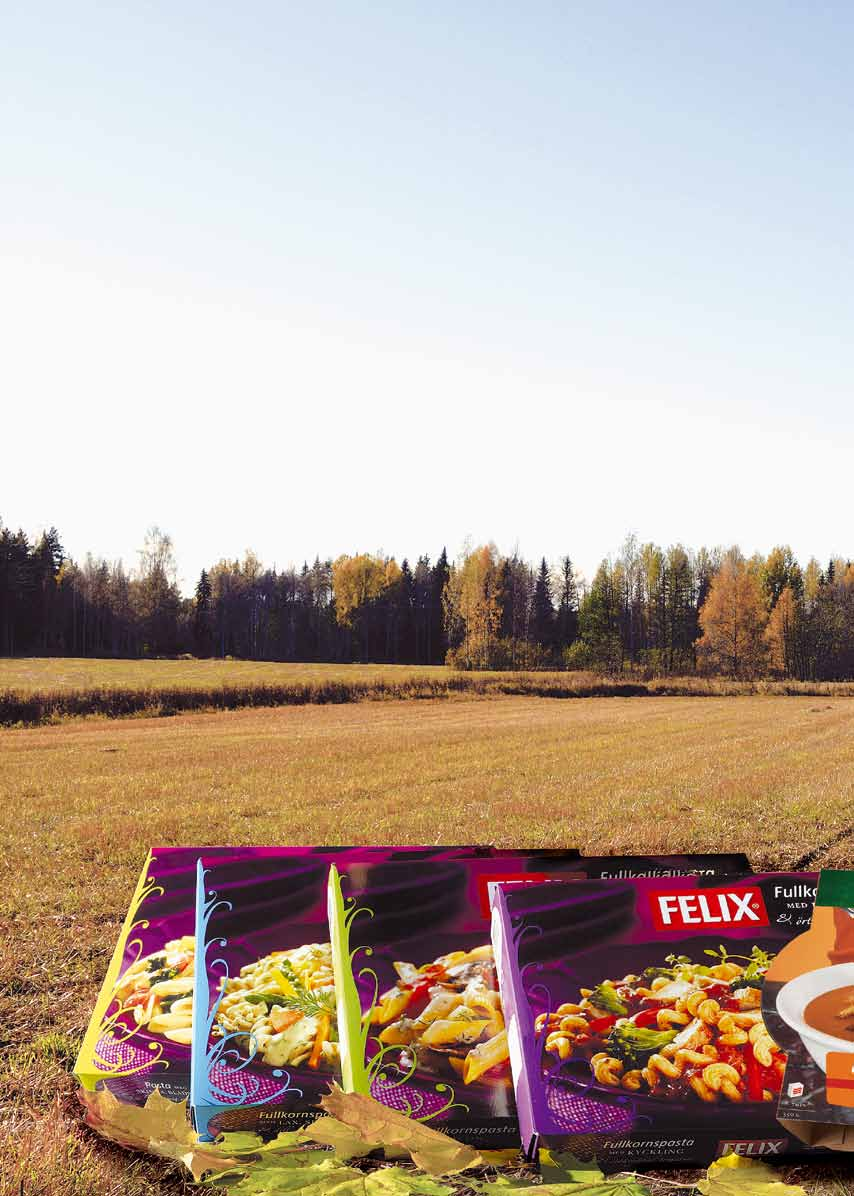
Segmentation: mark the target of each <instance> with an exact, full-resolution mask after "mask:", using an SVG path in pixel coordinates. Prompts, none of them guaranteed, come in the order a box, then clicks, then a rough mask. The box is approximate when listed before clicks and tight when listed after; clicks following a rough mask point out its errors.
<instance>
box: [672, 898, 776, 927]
mask: <svg viewBox="0 0 854 1196" xmlns="http://www.w3.org/2000/svg"><path fill="white" fill-rule="evenodd" d="M650 902H651V903H652V918H653V921H654V923H655V927H656V929H657V930H689V929H691V928H692V927H694V926H738V925H747V924H750V925H753V926H768V925H769V924H770V923H769V921H768V911H767V910H766V908H765V901H764V899H763V897H762V891H761V890H760V889H758V888H756V889H742V890H740V891H738V890H733V889H726V888H720V889H699V890H697V891H696V892H692V893H673V892H670V893H666V892H661V891H660V890H659V891H658V892H654V893H650Z"/></svg>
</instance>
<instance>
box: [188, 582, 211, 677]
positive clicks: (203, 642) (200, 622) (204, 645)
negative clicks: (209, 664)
mask: <svg viewBox="0 0 854 1196" xmlns="http://www.w3.org/2000/svg"><path fill="white" fill-rule="evenodd" d="M212 597H213V587H212V585H211V579H210V577H209V576H208V572H207V569H202V572H201V574H200V575H199V580H198V582H197V583H196V596H195V609H194V611H193V647H194V650H195V653H196V656H210V654H211V647H212V642H211V599H212Z"/></svg>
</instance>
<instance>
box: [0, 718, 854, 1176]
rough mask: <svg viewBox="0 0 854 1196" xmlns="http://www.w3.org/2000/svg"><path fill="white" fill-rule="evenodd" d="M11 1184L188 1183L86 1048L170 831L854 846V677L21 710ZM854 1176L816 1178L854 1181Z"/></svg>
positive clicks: (287, 838) (6, 980)
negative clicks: (824, 694) (748, 684)
mask: <svg viewBox="0 0 854 1196" xmlns="http://www.w3.org/2000/svg"><path fill="white" fill-rule="evenodd" d="M0 801H2V807H0V808H2V810H3V819H2V830H1V831H0V835H2V878H0V903H2V904H0V917H2V925H0V1160H2V1165H0V1193H2V1194H3V1196H6V1193H7V1192H8V1193H11V1192H13V1191H14V1192H15V1193H16V1196H17V1193H18V1190H19V1188H18V1184H19V1179H20V1177H21V1176H22V1175H26V1186H25V1191H26V1192H28V1193H42V1192H43V1193H51V1194H53V1193H62V1194H63V1196H65V1194H68V1196H72V1194H73V1196H83V1193H86V1196H107V1193H118V1192H122V1193H128V1194H130V1196H141V1194H142V1193H143V1192H147V1193H158V1192H162V1193H165V1192H177V1191H180V1190H182V1187H183V1185H182V1183H181V1181H180V1180H178V1179H177V1178H176V1177H175V1176H174V1175H173V1176H171V1177H170V1176H169V1175H168V1173H167V1168H166V1166H165V1164H160V1163H157V1162H155V1163H148V1162H146V1161H139V1162H136V1163H134V1164H133V1165H132V1166H130V1168H129V1163H128V1156H127V1155H123V1154H122V1153H121V1152H119V1151H117V1150H112V1149H111V1148H109V1147H107V1146H105V1145H104V1144H102V1143H101V1142H99V1141H96V1140H95V1139H94V1138H93V1137H92V1136H91V1135H89V1134H88V1133H84V1132H82V1131H81V1130H80V1128H79V1117H78V1113H77V1109H76V1106H75V1103H74V1097H73V1084H72V1081H71V1079H70V1077H69V1074H68V1073H69V1070H70V1067H71V1065H72V1063H73V1058H74V1054H75V1050H76V1046H77V1043H78V1041H79V1037H80V1035H81V1034H82V1031H83V1029H84V1026H85V1023H86V1021H87V1018H88V1015H89V1011H90V1009H91V1006H92V1003H93V1001H94V999H95V995H96V991H97V987H98V984H99V982H100V979H101V976H102V975H103V972H104V969H105V967H106V964H107V960H108V957H109V954H110V952H111V950H112V947H113V944H114V941H115V937H116V934H117V932H118V928H119V925H120V922H121V919H122V917H123V915H124V912H125V910H126V907H127V903H128V900H129V898H130V895H131V892H132V889H133V885H134V883H135V880H136V877H137V874H138V871H139V867H140V863H141V861H142V860H143V858H144V854H145V851H146V849H147V847H148V846H149V845H150V844H157V843H200V844H204V843H217V842H219V843H223V842H231V843H282V842H295V843H311V842H324V841H327V842H331V841H336V842H342V841H351V842H356V843H360V842H365V843H368V842H371V843H383V842H388V843H403V842H471V841H489V840H491V841H493V842H495V843H497V844H499V845H505V846H507V845H511V844H517V845H528V846H540V845H546V846H554V845H558V844H566V845H577V846H579V847H581V848H582V849H583V850H586V851H597V852H602V851H630V850H635V851H657V852H663V851H668V850H674V851H676V850H680V851H689V850H691V849H695V850H703V851H714V850H718V849H719V850H731V849H738V848H743V849H745V850H747V851H748V852H749V854H750V856H751V858H752V860H753V863H754V865H756V866H758V867H775V866H790V865H792V864H795V863H801V864H802V865H803V864H805V863H806V862H809V863H810V864H814V865H820V864H836V865H847V866H854V828H852V822H854V819H852V810H854V704H852V703H851V702H850V700H847V699H846V698H830V699H827V698H816V697H776V696H752V697H750V696H748V697H732V698H728V697H717V698H705V699H704V698H697V697H693V698H680V697H671V698H667V699H662V698H627V699H623V698H613V697H612V698H590V699H584V700H577V701H553V700H548V699H543V698H532V697H498V698H477V697H458V698H457V699H456V700H453V701H448V700H440V701H430V700H425V701H419V702H400V701H383V702H368V703H353V704H349V705H336V706H313V705H308V706H290V707H285V708H279V709H247V710H238V711H234V712H230V713H195V714H188V715H181V716H177V717H172V718H148V719H142V720H140V719H126V720H106V719H81V720H76V721H67V722H64V723H62V724H61V725H58V726H44V727H34V728H25V729H12V730H3V731H0ZM852 1183H854V1180H852V1179H851V1178H850V1177H847V1176H846V1178H843V1179H837V1180H828V1181H827V1183H826V1184H825V1185H822V1186H816V1187H815V1188H813V1189H811V1190H813V1191H815V1192H828V1193H830V1192H833V1193H837V1192H839V1193H841V1192H843V1191H849V1190H851V1185H852Z"/></svg>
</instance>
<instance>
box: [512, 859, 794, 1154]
mask: <svg viewBox="0 0 854 1196" xmlns="http://www.w3.org/2000/svg"><path fill="white" fill-rule="evenodd" d="M816 879H817V878H816V875H815V874H812V873H765V874H748V875H742V876H731V877H726V878H721V877H720V876H689V877H678V876H673V877H666V878H665V877H661V876H654V877H645V878H640V879H629V880H622V879H603V880H584V881H575V882H574V883H566V882H565V881H556V882H551V883H549V882H546V883H542V884H537V885H518V884H493V885H492V886H491V899H492V908H493V919H492V943H493V948H494V951H495V956H496V960H497V966H498V974H499V979H500V985H501V994H502V999H503V1009H504V1016H505V1020H506V1030H507V1043H508V1051H509V1056H510V1061H511V1067H512V1073H513V1082H514V1089H515V1094H516V1103H517V1107H518V1116H519V1123H520V1130H521V1135H522V1142H523V1147H524V1148H525V1149H526V1151H528V1152H529V1153H531V1154H533V1153H534V1152H535V1151H536V1149H537V1146H538V1144H545V1145H547V1146H550V1147H553V1148H554V1147H557V1148H561V1149H566V1150H570V1151H572V1152H573V1153H574V1154H575V1155H577V1156H578V1157H581V1158H593V1157H595V1158H596V1159H597V1161H598V1163H599V1165H600V1166H602V1167H603V1168H605V1169H608V1170H616V1169H626V1168H628V1169H632V1168H635V1167H639V1166H649V1165H653V1164H655V1165H659V1166H660V1165H662V1164H672V1165H683V1166H689V1165H690V1166H695V1165H705V1164H707V1163H708V1162H710V1161H711V1160H712V1159H714V1158H716V1157H719V1156H721V1155H725V1154H729V1153H739V1154H746V1155H753V1156H777V1155H783V1154H794V1153H798V1154H803V1153H804V1152H805V1151H806V1150H807V1149H808V1148H807V1147H805V1146H804V1144H803V1143H801V1142H800V1141H799V1140H798V1139H797V1138H795V1137H794V1136H792V1135H791V1134H789V1133H788V1132H787V1131H786V1129H785V1128H784V1127H783V1126H782V1125H781V1123H780V1122H778V1120H777V1102H778V1099H779V1096H780V1092H781V1089H782V1086H783V1077H784V1073H785V1067H786V1055H785V1053H784V1050H783V1049H782V1046H781V1044H780V1043H779V1042H778V1041H777V1040H776V1039H775V1037H774V1036H773V1034H772V1032H771V1031H770V1030H769V1028H768V1027H767V1026H766V1024H765V1021H764V1019H763V1014H762V990H763V986H764V984H765V978H766V975H767V973H768V970H769V968H770V967H771V966H772V965H773V962H774V960H775V958H776V956H777V955H778V953H779V952H780V951H781V950H782V949H783V948H785V947H786V945H787V944H788V943H789V942H790V941H791V940H792V939H793V938H794V937H795V936H796V935H798V934H801V933H802V932H803V930H804V929H805V928H806V927H807V926H808V925H809V922H810V917H811V913H812V906H813V901H814V899H815V890H816Z"/></svg>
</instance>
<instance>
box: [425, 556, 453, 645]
mask: <svg viewBox="0 0 854 1196" xmlns="http://www.w3.org/2000/svg"><path fill="white" fill-rule="evenodd" d="M450 576H451V568H450V565H449V564H448V552H447V549H445V548H443V549H442V551H441V552H440V553H439V559H438V560H437V561H436V564H435V565H434V566H433V568H432V570H431V573H430V636H429V647H430V656H429V659H430V662H431V663H432V664H444V663H445V657H446V656H447V654H448V636H447V632H446V630H445V613H444V605H443V603H444V598H445V587H446V586H447V584H448V578H449V577H450Z"/></svg>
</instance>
